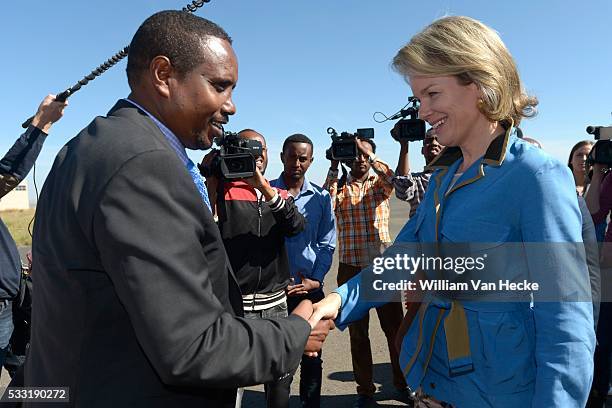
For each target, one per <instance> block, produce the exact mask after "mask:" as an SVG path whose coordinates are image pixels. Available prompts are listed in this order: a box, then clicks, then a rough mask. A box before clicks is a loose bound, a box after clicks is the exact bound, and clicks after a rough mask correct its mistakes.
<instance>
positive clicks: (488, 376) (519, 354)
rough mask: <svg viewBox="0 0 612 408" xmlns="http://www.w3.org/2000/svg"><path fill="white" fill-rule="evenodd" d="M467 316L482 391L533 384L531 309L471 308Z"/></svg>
mask: <svg viewBox="0 0 612 408" xmlns="http://www.w3.org/2000/svg"><path fill="white" fill-rule="evenodd" d="M469 313H474V314H475V315H476V318H474V319H468V321H469V322H470V327H469V332H470V340H471V342H472V343H473V344H472V347H471V349H472V352H473V356H472V357H473V361H474V371H475V372H474V374H475V376H476V381H477V382H478V383H479V386H480V387H482V388H481V389H482V390H483V392H484V393H485V394H489V393H490V394H512V393H516V392H521V391H525V390H528V389H530V388H533V387H534V384H535V376H536V366H535V330H534V321H533V315H532V312H531V310H529V309H525V310H513V311H506V312H474V311H471V312H469Z"/></svg>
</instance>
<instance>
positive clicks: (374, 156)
mask: <svg viewBox="0 0 612 408" xmlns="http://www.w3.org/2000/svg"><path fill="white" fill-rule="evenodd" d="M376 159H377V157H376V155H375V154H373V155H371V156H369V157H368V162H370V164H374V162H375V161H376Z"/></svg>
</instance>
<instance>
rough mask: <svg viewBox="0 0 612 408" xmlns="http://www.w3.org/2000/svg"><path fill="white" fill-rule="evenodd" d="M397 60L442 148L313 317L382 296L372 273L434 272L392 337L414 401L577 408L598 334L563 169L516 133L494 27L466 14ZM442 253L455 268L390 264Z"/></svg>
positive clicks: (522, 109) (358, 311)
mask: <svg viewBox="0 0 612 408" xmlns="http://www.w3.org/2000/svg"><path fill="white" fill-rule="evenodd" d="M393 65H394V67H395V69H396V70H397V71H398V72H399V73H400V74H402V75H403V76H404V77H405V78H406V80H407V81H408V83H409V84H410V87H411V88H412V92H413V94H414V95H415V96H416V97H417V98H418V99H419V100H420V103H421V105H420V112H419V115H420V118H421V119H424V120H425V121H427V122H428V123H429V124H430V125H431V126H432V128H433V129H434V131H435V132H436V134H437V137H438V140H439V141H440V143H441V144H443V145H445V146H447V148H445V150H443V151H442V153H441V154H440V155H439V156H438V157H437V158H436V160H434V162H432V163H431V164H430V168H431V169H433V170H434V173H433V175H432V177H431V181H430V185H429V187H428V189H427V192H426V195H425V198H424V201H423V202H422V203H421V205H420V206H419V209H418V211H417V213H416V214H415V216H414V217H413V218H411V219H410V221H409V222H408V223H407V224H406V225H405V226H404V228H403V229H402V231H401V232H400V234H399V235H398V237H397V239H396V241H395V243H394V245H393V246H392V247H391V248H390V249H389V250H388V251H387V252H386V253H385V254H384V255H383V257H385V259H383V260H381V261H380V262H377V263H375V264H374V266H378V268H374V267H370V268H367V269H365V270H363V271H362V272H361V273H360V274H359V275H357V276H356V277H355V278H353V279H352V280H350V281H349V282H347V283H346V284H344V285H342V286H341V287H339V288H338V289H337V290H336V291H335V292H333V293H331V294H330V295H328V296H327V297H326V298H325V299H324V300H323V301H321V302H319V303H318V304H316V305H315V312H314V314H313V316H312V318H311V319H312V320H317V319H320V318H335V319H336V325H337V326H339V327H340V328H343V327H345V326H346V325H347V324H348V323H350V322H352V321H355V320H357V319H359V318H360V317H361V316H363V315H364V314H365V313H368V310H369V308H371V307H377V306H380V303H381V302H383V301H384V299H383V298H384V297H385V296H384V293H383V292H384V289H385V288H383V287H382V284H381V282H380V280H385V276H386V277H387V280H389V279H391V280H393V277H394V276H395V277H397V276H398V275H397V273H398V272H399V273H401V275H399V276H401V277H402V278H403V279H405V280H406V281H412V282H415V283H416V284H418V285H421V283H422V282H427V281H429V282H436V283H437V284H438V287H436V288H433V289H431V290H429V291H427V294H426V295H425V297H424V299H423V300H422V302H421V307H420V309H419V311H418V313H417V315H416V317H415V318H414V319H413V321H412V324H411V325H410V326H409V328H408V330H407V332H406V334H405V336H404V337H403V339H402V340H401V354H400V364H401V365H402V367H403V369H404V373H405V375H406V380H407V383H408V384H409V387H410V392H411V394H412V395H413V397H414V398H415V399H416V400H419V399H422V400H428V399H429V400H430V401H431V400H433V399H435V400H439V401H444V402H447V403H450V404H452V405H454V406H457V407H461V408H464V407H526V406H533V407H583V406H584V404H585V402H586V398H587V395H588V392H589V387H590V383H591V378H592V369H593V363H592V354H593V350H594V342H595V338H594V333H593V316H592V309H591V303H590V289H589V280H588V273H587V266H586V262H585V259H584V253H583V251H582V250H581V247H582V244H581V216H580V211H579V208H578V203H577V200H576V194H575V191H574V183H573V179H572V176H571V173H570V171H569V170H568V168H567V166H564V165H563V164H562V163H560V162H559V161H557V160H555V159H553V158H552V157H550V156H548V155H547V154H546V153H544V152H543V151H542V150H541V149H537V148H535V147H532V146H531V145H529V144H528V143H525V142H523V141H522V140H520V139H518V138H517V137H516V135H515V126H518V124H519V123H520V121H521V119H523V118H524V117H527V116H532V115H533V114H534V113H535V105H536V104H537V100H536V99H535V98H533V97H530V96H528V95H526V94H525V92H524V90H523V88H522V84H521V81H520V78H519V75H518V72H517V69H516V65H515V63H514V60H513V58H512V56H511V55H510V53H509V52H508V50H507V48H506V47H505V45H504V44H503V42H502V41H501V39H500V38H499V36H498V35H497V34H496V33H495V32H494V31H493V30H492V29H491V28H489V27H487V26H485V25H484V24H482V23H480V22H478V21H476V20H473V19H471V18H468V17H446V18H442V19H440V20H437V21H435V22H434V23H432V24H431V25H430V26H428V27H426V28H425V29H424V30H423V31H422V32H421V33H419V34H417V35H415V36H414V37H413V38H412V39H411V41H410V42H409V43H408V44H407V45H406V46H404V47H403V48H402V49H401V50H400V51H399V52H398V54H397V55H396V57H395V59H394V61H393ZM425 244H428V245H425ZM444 253H447V254H449V253H453V254H454V255H455V257H454V258H453V257H450V259H451V261H453V262H454V265H455V266H454V267H453V266H452V262H451V266H450V267H447V266H446V264H445V266H444V267H440V266H438V267H436V266H433V267H429V266H428V267H426V268H423V267H422V266H424V265H425V264H424V263H421V264H420V265H421V268H420V269H421V270H422V274H421V273H417V274H413V273H412V272H407V269H406V265H410V264H406V263H402V262H399V260H402V257H403V256H405V255H408V256H411V257H415V258H421V259H422V261H424V260H425V259H426V258H428V257H429V256H430V255H432V259H433V258H435V255H437V256H438V257H440V256H441V254H444ZM459 254H460V255H462V256H461V257H459V256H457V255H459ZM466 255H467V256H466ZM448 258H449V257H445V258H444V260H447V259H448ZM467 258H471V259H472V261H471V262H470V263H469V266H471V270H469V271H468V272H466V267H467V266H468V264H467V263H466V259H467ZM387 261H388V262H387ZM459 261H461V267H460V263H459ZM394 262H395V263H394ZM383 265H384V268H382V269H384V273H381V266H383ZM392 265H394V266H392ZM434 265H435V263H434ZM477 266H483V267H482V268H478V267H477ZM402 268H404V269H402ZM467 269H470V268H467ZM416 276H420V278H416ZM374 282H378V283H376V284H374ZM474 282H481V283H482V282H486V283H491V284H493V285H494V286H488V287H482V286H478V287H477V288H474V287H473V286H472V285H473V284H474ZM445 283H446V286H445ZM457 283H466V284H467V285H468V286H467V288H468V289H467V290H466V289H465V287H464V288H463V289H461V288H462V287H461V286H458V287H459V289H460V290H457V289H456V288H453V287H452V284H457ZM512 283H527V285H526V286H525V285H522V286H512V285H511V284H512ZM534 283H535V284H537V286H535V285H533V284H534ZM449 286H450V287H449ZM417 287H419V286H417ZM381 288H382V291H381V292H377V291H378V290H381ZM386 288H389V286H387V287H386ZM517 288H518V289H517ZM387 294H388V293H387ZM377 296H378V297H377Z"/></svg>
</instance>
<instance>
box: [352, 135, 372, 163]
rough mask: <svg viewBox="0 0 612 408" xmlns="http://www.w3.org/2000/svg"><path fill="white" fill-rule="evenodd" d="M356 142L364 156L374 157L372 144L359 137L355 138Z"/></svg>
mask: <svg viewBox="0 0 612 408" xmlns="http://www.w3.org/2000/svg"><path fill="white" fill-rule="evenodd" d="M355 144H356V145H357V150H359V151H360V152H361V153H363V154H364V156H366V157H369V158H370V159H374V157H376V156H374V153H372V145H371V144H369V143H368V142H366V141H363V140H361V139H359V138H355Z"/></svg>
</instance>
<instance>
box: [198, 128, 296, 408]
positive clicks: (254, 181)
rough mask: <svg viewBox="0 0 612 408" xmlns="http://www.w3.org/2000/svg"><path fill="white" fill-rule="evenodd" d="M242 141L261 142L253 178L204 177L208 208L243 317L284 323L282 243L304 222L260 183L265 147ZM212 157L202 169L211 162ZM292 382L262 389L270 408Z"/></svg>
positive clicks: (284, 400) (247, 134)
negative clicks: (232, 275)
mask: <svg viewBox="0 0 612 408" xmlns="http://www.w3.org/2000/svg"><path fill="white" fill-rule="evenodd" d="M238 136H239V137H240V138H243V139H251V140H257V141H259V142H261V144H262V147H263V149H262V150H261V155H260V156H257V157H255V164H256V169H255V175H254V176H252V177H249V178H245V179H243V180H224V179H222V178H218V176H216V175H213V176H210V175H209V177H207V183H208V187H209V191H210V192H211V193H209V194H210V196H209V197H210V198H211V203H214V204H215V207H216V213H217V216H218V226H219V230H220V232H221V238H222V239H223V244H224V245H225V250H226V251H227V255H228V257H229V261H230V263H231V265H232V269H233V271H234V273H235V274H236V278H237V280H238V284H239V285H240V291H241V292H242V301H243V308H244V316H245V317H246V318H249V319H267V318H277V317H286V316H287V315H288V312H287V296H286V294H285V289H286V288H287V286H288V285H289V283H290V281H289V260H288V257H287V250H286V247H285V238H288V237H292V236H295V235H296V234H299V233H300V232H302V231H303V230H304V224H305V221H304V217H303V216H302V214H300V212H299V211H298V209H297V207H296V206H295V204H294V203H293V198H292V197H290V196H289V195H288V193H287V191H285V190H281V189H278V188H274V187H272V186H270V183H269V182H268V181H267V180H266V179H265V178H264V176H263V175H264V173H265V171H266V167H267V165H268V154H267V148H266V141H265V139H264V137H263V136H262V135H261V134H259V133H258V132H256V131H254V130H251V129H245V130H242V131H241V132H239V133H238ZM215 154H217V153H216V152H214V153H213V152H211V153H209V154H208V155H207V157H205V158H204V160H203V162H202V166H201V168H203V167H206V166H208V165H210V163H211V162H212V156H213V155H215ZM292 379H293V376H291V375H289V376H286V377H283V378H282V379H281V380H278V381H275V382H271V383H267V384H264V387H265V392H266V401H267V406H268V407H287V406H288V404H289V393H290V385H291V381H292Z"/></svg>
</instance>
